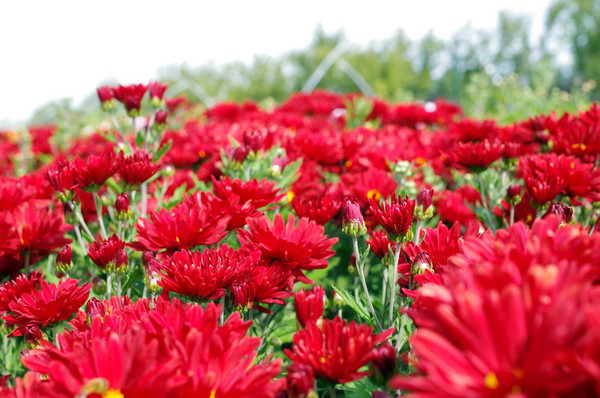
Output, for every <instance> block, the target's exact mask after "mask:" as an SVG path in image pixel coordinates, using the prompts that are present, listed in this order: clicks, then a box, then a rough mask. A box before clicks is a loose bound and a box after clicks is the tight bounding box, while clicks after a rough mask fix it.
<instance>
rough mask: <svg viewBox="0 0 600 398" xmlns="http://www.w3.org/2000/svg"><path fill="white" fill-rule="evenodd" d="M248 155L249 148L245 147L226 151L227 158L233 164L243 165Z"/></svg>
mask: <svg viewBox="0 0 600 398" xmlns="http://www.w3.org/2000/svg"><path fill="white" fill-rule="evenodd" d="M249 153H250V148H248V147H246V146H238V147H236V148H229V149H228V150H227V157H228V158H229V159H231V160H233V161H234V162H238V163H243V162H244V160H246V158H247V157H248V154H249Z"/></svg>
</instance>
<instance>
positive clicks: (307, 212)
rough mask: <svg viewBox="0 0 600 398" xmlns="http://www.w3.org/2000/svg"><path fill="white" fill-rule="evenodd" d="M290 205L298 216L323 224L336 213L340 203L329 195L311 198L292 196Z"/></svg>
mask: <svg viewBox="0 0 600 398" xmlns="http://www.w3.org/2000/svg"><path fill="white" fill-rule="evenodd" d="M292 207H293V209H294V212H295V213H296V215H297V216H298V217H300V218H302V217H306V218H308V219H310V220H312V221H314V222H316V223H317V224H319V225H325V224H327V223H328V222H329V220H331V219H332V218H333V217H334V216H335V215H336V214H337V213H338V211H339V210H340V207H341V203H340V202H338V201H337V200H333V199H332V198H331V197H329V196H321V197H318V198H313V199H297V198H294V200H293V201H292Z"/></svg>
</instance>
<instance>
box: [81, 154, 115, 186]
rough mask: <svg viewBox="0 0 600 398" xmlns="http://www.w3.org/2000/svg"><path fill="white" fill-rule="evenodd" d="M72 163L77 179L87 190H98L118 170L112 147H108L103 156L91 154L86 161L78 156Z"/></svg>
mask: <svg viewBox="0 0 600 398" xmlns="http://www.w3.org/2000/svg"><path fill="white" fill-rule="evenodd" d="M72 164H73V168H74V170H73V174H74V176H75V181H76V182H77V184H78V185H79V187H80V188H81V189H84V190H87V191H98V190H99V189H100V188H102V186H103V185H104V183H105V182H106V180H108V179H109V178H110V177H112V176H113V174H115V171H116V170H117V164H116V163H115V153H114V152H113V150H112V149H106V150H105V151H104V152H103V153H102V155H101V156H95V155H90V156H88V157H87V159H86V160H85V161H84V160H83V159H81V158H80V157H79V156H77V157H76V158H75V159H74V160H73V163H72Z"/></svg>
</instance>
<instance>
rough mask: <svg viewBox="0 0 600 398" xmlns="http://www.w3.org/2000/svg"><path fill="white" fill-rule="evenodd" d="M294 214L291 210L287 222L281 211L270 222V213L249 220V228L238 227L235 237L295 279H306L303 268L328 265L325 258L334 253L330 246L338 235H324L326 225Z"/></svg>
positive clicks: (306, 269)
mask: <svg viewBox="0 0 600 398" xmlns="http://www.w3.org/2000/svg"><path fill="white" fill-rule="evenodd" d="M295 221H296V218H295V217H294V215H293V214H290V215H289V216H288V219H287V224H286V223H285V222H284V221H283V217H282V215H281V214H279V213H278V214H276V215H275V219H274V221H273V223H271V220H269V217H267V216H263V217H261V218H258V219H250V220H248V229H249V230H248V231H246V230H239V231H238V239H239V241H240V242H241V243H242V245H243V246H244V247H246V248H247V249H249V250H252V251H255V250H258V251H260V252H261V259H262V260H263V261H264V262H265V263H271V262H274V261H278V262H280V263H281V264H282V265H283V266H285V267H287V268H289V269H290V270H292V272H293V273H294V275H295V276H296V277H297V278H298V280H300V281H302V282H308V281H309V280H308V279H307V278H306V277H305V276H304V274H303V273H302V271H309V270H312V269H321V268H326V267H327V259H328V258H329V257H331V256H333V255H334V254H335V252H334V251H333V250H331V247H332V246H333V245H334V244H335V243H336V242H337V241H338V239H337V238H328V236H327V235H324V234H323V233H324V232H325V229H324V228H323V227H322V226H320V225H317V224H316V223H315V222H314V221H310V220H309V219H308V218H301V219H300V220H299V221H298V225H295Z"/></svg>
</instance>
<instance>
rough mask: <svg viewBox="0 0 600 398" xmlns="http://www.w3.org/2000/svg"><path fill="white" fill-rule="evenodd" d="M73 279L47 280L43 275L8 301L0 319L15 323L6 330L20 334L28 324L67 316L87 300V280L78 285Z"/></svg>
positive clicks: (64, 318) (53, 321)
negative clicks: (4, 312) (7, 308)
mask: <svg viewBox="0 0 600 398" xmlns="http://www.w3.org/2000/svg"><path fill="white" fill-rule="evenodd" d="M77 282H78V281H77V280H75V279H66V280H63V281H59V282H58V284H57V285H56V284H50V283H48V282H46V281H44V280H43V279H42V280H40V282H39V285H38V287H37V288H36V289H35V290H31V291H30V292H25V293H23V294H22V295H21V296H20V297H19V298H18V299H16V300H13V301H11V302H10V304H9V311H10V312H9V313H8V314H7V315H4V316H3V317H2V319H3V320H4V321H5V322H6V323H7V324H9V325H18V327H17V329H16V330H15V331H14V332H12V333H11V334H10V337H12V336H20V335H21V334H22V333H23V332H24V331H25V328H26V327H27V326H29V325H37V326H41V327H44V328H45V327H47V326H48V325H51V324H53V323H56V322H59V321H64V320H66V319H69V317H70V316H71V315H72V314H73V312H75V311H77V310H78V309H79V308H80V307H81V306H82V305H83V304H84V303H85V302H86V300H87V298H88V295H89V293H90V288H91V287H92V285H91V283H84V284H83V285H82V286H78V284H77Z"/></svg>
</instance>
